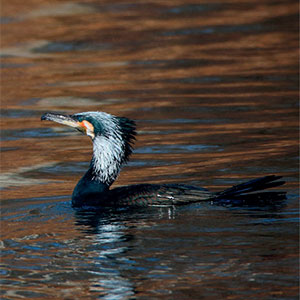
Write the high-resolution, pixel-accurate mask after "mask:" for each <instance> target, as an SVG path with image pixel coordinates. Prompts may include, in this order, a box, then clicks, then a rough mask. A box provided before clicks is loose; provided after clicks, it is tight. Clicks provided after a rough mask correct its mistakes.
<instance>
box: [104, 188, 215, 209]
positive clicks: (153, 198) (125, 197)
mask: <svg viewBox="0 0 300 300" xmlns="http://www.w3.org/2000/svg"><path fill="white" fill-rule="evenodd" d="M212 196H213V194H212V193H211V192H209V191H207V190H205V189H203V188H199V187H194V186H188V185H183V184H161V185H160V184H137V185H129V186H123V187H118V188H114V189H112V190H111V191H110V195H109V201H110V202H112V203H115V204H116V205H122V206H172V205H181V204H188V203H193V202H199V201H207V200H209V199H211V197H212Z"/></svg>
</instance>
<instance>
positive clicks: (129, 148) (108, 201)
mask: <svg viewBox="0 0 300 300" xmlns="http://www.w3.org/2000/svg"><path fill="white" fill-rule="evenodd" d="M41 120H42V121H52V122H56V123H59V124H62V125H66V126H69V127H73V128H75V129H76V130H78V131H80V132H81V133H83V134H85V135H87V136H89V137H90V138H91V139H92V142H93V155H92V158H91V161H90V165H89V168H88V170H87V171H86V173H85V174H84V175H83V177H82V178H81V179H80V180H79V182H78V183H77V185H76V186H75V188H74V190H73V193H72V206H73V207H74V208H79V209H90V208H91V209H102V208H109V207H111V208H112V207H148V206H154V207H174V206H180V205H186V204H191V203H197V202H209V203H212V204H218V205H242V204H249V203H250V204H261V203H265V201H269V200H272V201H273V200H274V199H282V198H284V197H285V192H269V191H268V192H261V191H262V190H265V189H268V188H272V187H277V186H280V185H282V184H284V183H285V182H284V181H283V180H280V181H279V179H280V178H281V176H276V175H267V176H264V177H259V178H256V179H253V180H250V181H247V182H244V183H241V184H237V185H234V186H233V187H231V188H227V189H225V190H223V191H220V192H211V191H209V190H207V189H205V188H203V187H199V186H193V185H187V184H180V183H178V184H175V183H173V184H150V183H141V184H133V185H127V186H120V187H115V188H111V185H112V184H113V183H114V182H115V180H116V179H117V177H118V175H119V173H120V171H121V168H122V166H123V165H124V164H125V163H127V162H128V160H129V157H130V155H131V153H132V152H133V144H134V141H135V139H136V134H137V133H136V123H135V122H134V121H133V120H131V119H129V118H126V117H117V116H115V115H112V114H109V113H106V112H101V111H89V112H81V113H76V114H73V115H64V114H58V113H52V112H47V113H45V114H43V115H42V116H41Z"/></svg>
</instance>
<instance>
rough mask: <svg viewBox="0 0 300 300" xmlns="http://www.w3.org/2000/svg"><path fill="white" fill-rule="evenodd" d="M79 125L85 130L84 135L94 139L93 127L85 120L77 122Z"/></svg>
mask: <svg viewBox="0 0 300 300" xmlns="http://www.w3.org/2000/svg"><path fill="white" fill-rule="evenodd" d="M79 125H80V126H81V127H82V128H83V129H84V130H85V132H86V135H88V136H90V137H91V138H92V139H93V138H94V137H95V133H94V126H93V125H92V124H91V123H90V122H89V121H86V120H83V121H82V122H79Z"/></svg>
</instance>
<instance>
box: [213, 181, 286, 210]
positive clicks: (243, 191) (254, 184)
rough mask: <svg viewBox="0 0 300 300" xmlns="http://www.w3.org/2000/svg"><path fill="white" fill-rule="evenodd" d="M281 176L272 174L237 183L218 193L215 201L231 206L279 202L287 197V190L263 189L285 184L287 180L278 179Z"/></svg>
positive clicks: (262, 204)
mask: <svg viewBox="0 0 300 300" xmlns="http://www.w3.org/2000/svg"><path fill="white" fill-rule="evenodd" d="M280 178H281V176H275V175H270V176H265V177H261V178H257V179H253V180H250V181H247V182H245V183H241V184H238V185H235V186H233V187H231V188H228V189H226V190H224V191H222V192H218V193H216V194H215V198H214V203H215V204H219V205H230V206H239V205H249V206H264V205H268V204H271V205H274V204H278V203H279V202H278V201H280V200H281V201H282V200H284V199H286V192H278V191H272V192H270V191H267V192H266V191H263V190H266V189H269V188H273V187H277V186H280V185H283V184H284V183H285V181H283V180H281V181H278V179H280Z"/></svg>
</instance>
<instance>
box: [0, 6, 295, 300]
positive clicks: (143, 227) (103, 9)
mask: <svg viewBox="0 0 300 300" xmlns="http://www.w3.org/2000/svg"><path fill="white" fill-rule="evenodd" d="M297 11H298V2H297V1H290V0H281V1H269V0H260V1H256V0H245V1H237V0H231V1H217V2H210V1H207V2H204V1H182V0H172V1H167V0H166V1H152V2H151V1H136V2H128V1H120V0H119V1H96V0H90V1H88V0H87V1H85V0H83V1H80V2H76V1H71V2H63V1H51V4H50V1H42V0H36V1H33V0H28V1H24V3H23V4H22V3H21V2H20V1H16V0H10V1H5V3H4V2H3V3H2V17H1V44H2V51H1V58H2V65H1V67H2V70H1V90H2V91H1V138H2V148H1V149H2V152H1V183H2V190H1V203H2V205H1V208H2V213H1V217H2V222H1V234H2V241H1V244H0V245H1V250H2V257H1V265H2V268H1V278H2V281H1V298H2V299H22V298H23V299H96V298H101V299H298V280H299V277H298V224H299V223H298V208H299V205H298V196H299V193H298V168H297V167H298V15H297ZM91 110H101V111H106V112H109V113H112V114H115V115H119V116H127V117H130V118H132V119H135V120H136V121H137V124H138V130H139V132H138V133H139V136H138V140H137V142H136V146H135V149H136V150H135V154H134V155H133V157H132V160H131V162H130V163H129V164H128V166H126V167H125V168H124V170H123V172H122V173H121V176H120V177H119V178H118V180H117V182H116V183H115V186H118V185H125V184H133V183H142V182H152V183H157V182H161V183H169V182H181V183H189V184H195V185H200V186H205V187H207V188H210V189H212V190H215V191H217V190H221V189H224V188H226V187H229V186H231V185H233V184H235V183H239V182H242V181H243V180H247V179H251V178H255V177H259V176H264V175H268V174H278V175H282V176H283V177H284V178H285V180H286V181H287V183H286V185H285V186H283V187H281V188H280V189H283V190H285V191H287V192H288V194H287V200H286V201H285V202H284V203H282V205H280V206H277V207H264V208H255V207H253V208H230V207H216V206H210V205H209V204H206V205H203V204H202V205H199V204H195V205H190V206H186V207H181V208H177V209H149V210H139V211H130V212H129V211H118V212H113V213H108V212H107V213H103V214H95V213H85V214H84V213H78V212H75V211H74V210H73V209H72V208H71V207H70V195H71V193H72V190H73V187H74V185H75V184H76V182H77V180H78V179H79V178H80V176H81V175H82V174H83V173H84V171H85V170H86V168H87V167H88V164H89V162H88V161H89V158H90V156H91V143H90V141H89V140H88V138H86V137H83V136H81V135H79V134H77V133H75V132H73V131H72V130H71V129H68V128H63V127H61V126H60V125H55V124H52V125H49V124H44V123H43V124H41V122H40V116H41V114H42V113H44V112H46V111H56V112H62V113H75V112H81V111H91Z"/></svg>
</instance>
